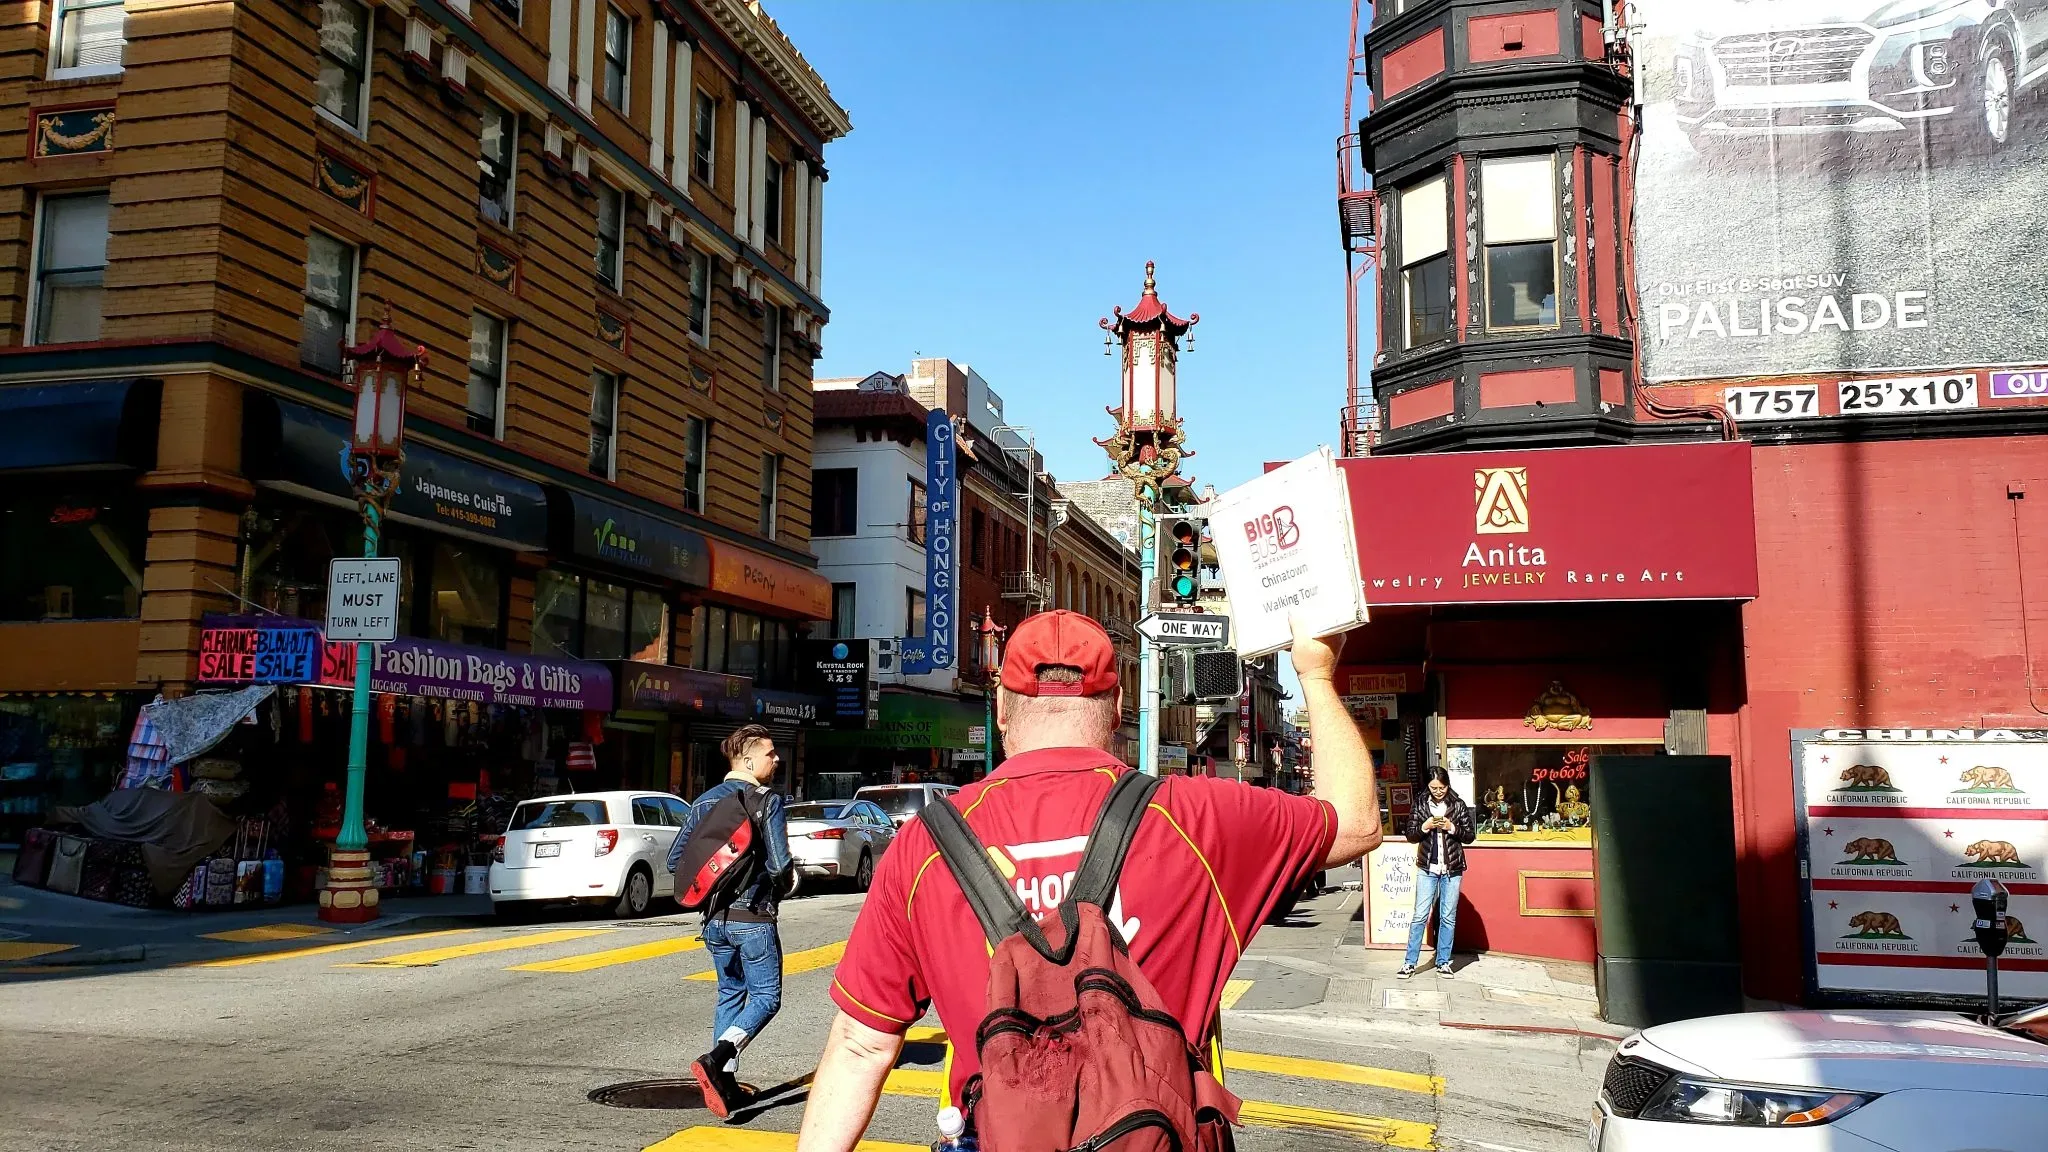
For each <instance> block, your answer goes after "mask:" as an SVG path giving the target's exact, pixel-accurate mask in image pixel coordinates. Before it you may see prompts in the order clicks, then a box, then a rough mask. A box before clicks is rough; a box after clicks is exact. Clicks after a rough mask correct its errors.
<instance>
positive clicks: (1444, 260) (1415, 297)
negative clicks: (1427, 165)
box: [1400, 176, 1452, 348]
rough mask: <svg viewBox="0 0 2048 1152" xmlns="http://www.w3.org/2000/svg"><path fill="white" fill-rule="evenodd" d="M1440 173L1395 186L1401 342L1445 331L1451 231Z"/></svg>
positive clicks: (1413, 343)
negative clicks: (1397, 190)
mask: <svg viewBox="0 0 2048 1152" xmlns="http://www.w3.org/2000/svg"><path fill="white" fill-rule="evenodd" d="M1447 192H1448V188H1447V187H1446V185H1445V183H1444V178H1443V177H1441V176H1437V177H1434V178H1433V179H1429V180H1424V181H1423V182H1422V183H1420V184H1416V185H1414V186H1412V187H1409V188H1404V189H1402V190H1401V193H1400V197H1401V201H1400V204H1401V253H1400V258H1401V301H1402V304H1401V307H1402V310H1403V312H1404V314H1405V318H1406V321H1407V334H1408V335H1407V345H1406V346H1407V347H1409V348H1415V347H1418V346H1420V345H1423V344H1431V343H1435V342H1436V341H1438V340H1442V339H1444V338H1445V337H1447V336H1449V335H1450V334H1451V308H1452V295H1451V242H1450V239H1451V231H1450V206H1449V201H1448V199H1447V197H1446V194H1447Z"/></svg>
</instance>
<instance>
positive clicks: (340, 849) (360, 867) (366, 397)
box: [320, 312, 427, 923]
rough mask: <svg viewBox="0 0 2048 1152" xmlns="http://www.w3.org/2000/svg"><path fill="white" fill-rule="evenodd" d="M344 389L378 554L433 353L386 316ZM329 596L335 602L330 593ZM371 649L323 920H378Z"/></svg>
mask: <svg viewBox="0 0 2048 1152" xmlns="http://www.w3.org/2000/svg"><path fill="white" fill-rule="evenodd" d="M341 358H342V366H341V378H342V383H344V384H346V385H348V386H349V387H351V388H353V389H354V390H355V394H356V410H355V421H354V423H353V425H352V427H351V430H350V435H349V441H348V443H347V444H346V445H345V446H344V447H343V448H342V452H341V470H342V475H343V476H345V477H346V478H347V479H348V482H349V486H350V487H351V488H353V489H354V490H355V494H356V504H357V506H358V507H359V508H360V509H361V510H362V514H363V555H364V556H365V557H374V556H376V555H377V541H378V536H379V535H380V533H381V532H382V530H383V526H384V509H385V508H386V507H387V506H388V505H389V504H390V502H391V494H392V493H393V492H395V491H396V490H397V489H398V473H399V469H400V467H401V466H402V465H403V464H404V463H405V393H406V389H407V388H409V387H410V388H416V387H418V386H419V384H420V378H421V375H422V374H423V373H424V372H425V370H426V366H427V350H426V349H425V348H424V347H421V346H417V345H414V346H408V345H407V344H406V343H405V342H404V341H402V340H400V339H399V338H398V334H397V333H395V332H393V331H392V330H391V317H390V315H389V313H388V312H387V313H386V315H385V317H384V322H383V323H382V324H380V325H378V327H377V332H376V334H375V335H373V336H371V337H370V339H369V340H368V341H366V342H365V343H362V344H359V345H357V346H355V347H353V348H346V349H343V351H342V354H341ZM328 595H330V596H332V595H334V590H333V589H331V588H330V589H329V590H328ZM375 659H376V657H375V655H374V653H373V651H372V645H370V644H369V643H367V642H358V643H357V644H356V685H355V692H354V694H353V696H352V698H351V700H350V704H349V723H348V785H347V790H346V792H345V793H344V798H343V807H342V810H341V830H340V832H339V833H338V834H337V835H336V836H335V838H334V853H333V855H332V856H331V857H330V858H329V860H328V867H327V887H326V888H324V889H322V890H321V892H320V919H322V920H328V921H336V922H341V923H361V922H363V921H365V920H374V919H376V918H377V913H378V908H377V885H376V882H375V881H374V880H372V879H371V876H370V852H369V847H370V837H369V832H368V830H367V829H366V828H365V827H364V825H363V776H364V773H365V771H366V769H367V767H368V764H369V744H370V666H371V665H372V664H373V663H374V662H375Z"/></svg>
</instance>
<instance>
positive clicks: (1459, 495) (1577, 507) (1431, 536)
mask: <svg viewBox="0 0 2048 1152" xmlns="http://www.w3.org/2000/svg"><path fill="white" fill-rule="evenodd" d="M1341 463H1342V466H1343V469H1344V475H1345V477H1346V480H1347V481H1348V483H1349V485H1350V491H1351V515H1352V520H1353V522H1354V524H1355V525H1356V529H1357V536H1358V563H1359V571H1360V575H1361V578H1362V579H1363V580H1364V581H1365V598H1366V602H1367V603H1368V604H1369V605H1371V606H1372V607H1374V608H1379V607H1381V606H1385V605H1402V604H1534V603H1554V602H1561V601H1562V602H1571V601H1613V600H1749V599H1754V598H1755V596H1756V594H1757V572H1756V521H1755V512H1754V508H1753V505H1752V500H1751V493H1750V452H1749V444H1748V442H1746V441H1740V442H1735V443H1725V444H1724V443H1714V444H1666V445H1652V446H1645V447H1628V448H1548V449H1537V450H1532V451H1524V452H1451V453H1442V454H1435V455H1421V456H1370V457H1364V458H1360V459H1348V460H1344V461H1342V462H1341Z"/></svg>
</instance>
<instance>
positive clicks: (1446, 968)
mask: <svg viewBox="0 0 2048 1152" xmlns="http://www.w3.org/2000/svg"><path fill="white" fill-rule="evenodd" d="M1436 974H1437V975H1439V976H1446V977H1448V976H1449V975H1450V974H1451V966H1450V965H1449V964H1439V965H1437V966H1436Z"/></svg>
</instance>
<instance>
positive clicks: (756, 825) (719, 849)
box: [676, 787, 768, 913]
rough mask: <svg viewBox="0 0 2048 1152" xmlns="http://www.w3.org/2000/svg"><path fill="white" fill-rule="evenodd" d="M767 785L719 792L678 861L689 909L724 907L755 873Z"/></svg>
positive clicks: (680, 891) (682, 900)
mask: <svg viewBox="0 0 2048 1152" xmlns="http://www.w3.org/2000/svg"><path fill="white" fill-rule="evenodd" d="M767 803H768V790H767V789H766V788H758V787H749V788H744V789H741V790H740V791H737V792H731V793H728V794H726V795H724V796H721V797H719V798H718V802H717V803H715V804H713V805H712V806H711V811H709V812H706V813H705V814H704V816H703V818H702V819H700V820H698V821H697V824H696V827H694V828H692V829H690V842H689V843H688V844H685V845H684V846H683V855H682V859H680V860H677V861H676V904H677V905H679V906H680V907H681V908H682V910H683V911H685V912H704V913H717V912H722V911H724V910H725V908H726V907H727V906H728V905H730V904H731V903H732V902H733V901H734V900H735V899H737V898H738V897H739V894H740V893H741V892H743V891H744V890H745V888H746V884H747V881H749V880H750V879H752V878H753V874H754V868H753V867H752V866H753V865H754V864H755V862H756V860H757V859H758V858H759V856H760V854H761V853H760V852H759V851H758V848H759V846H760V844H761V843H762V840H761V830H760V820H761V810H762V809H763V808H764V807H766V806H767Z"/></svg>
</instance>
